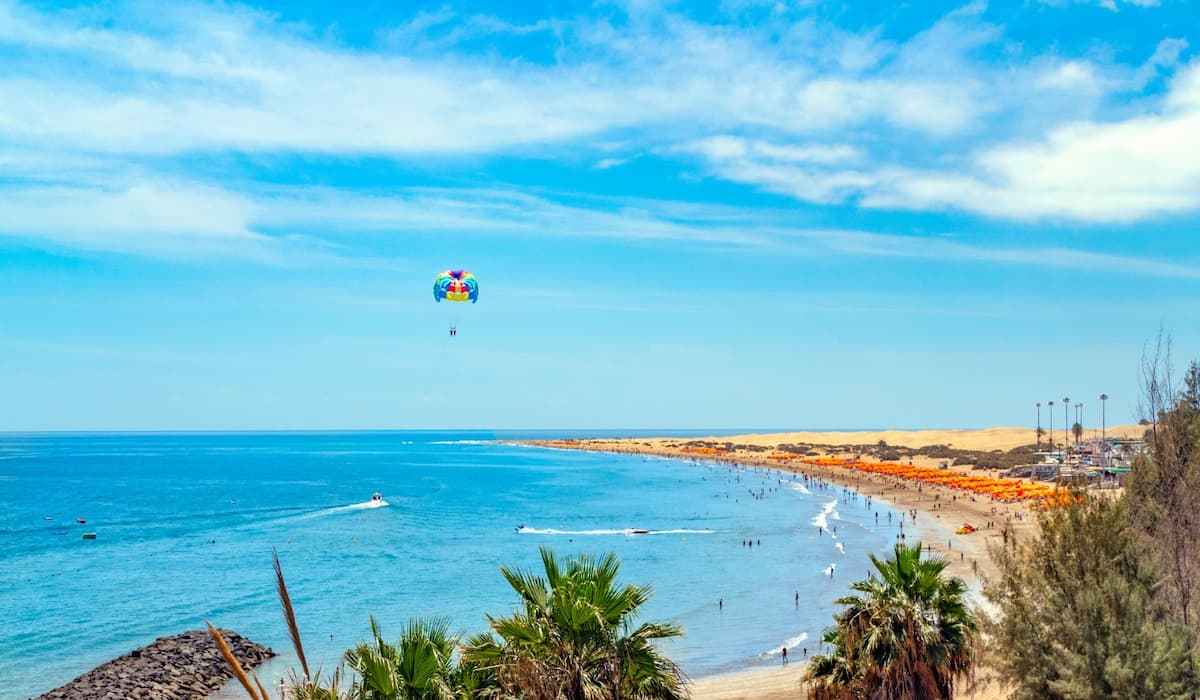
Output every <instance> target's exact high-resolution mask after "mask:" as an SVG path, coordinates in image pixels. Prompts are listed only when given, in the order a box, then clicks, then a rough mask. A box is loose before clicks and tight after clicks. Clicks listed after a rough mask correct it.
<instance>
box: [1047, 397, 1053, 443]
mask: <svg viewBox="0 0 1200 700" xmlns="http://www.w3.org/2000/svg"><path fill="white" fill-rule="evenodd" d="M1048 404H1049V406H1050V452H1052V453H1053V452H1054V402H1053V401H1050V402H1048Z"/></svg>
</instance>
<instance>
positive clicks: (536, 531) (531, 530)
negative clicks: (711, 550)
mask: <svg viewBox="0 0 1200 700" xmlns="http://www.w3.org/2000/svg"><path fill="white" fill-rule="evenodd" d="M517 532H518V533H519V534H522V535H712V534H715V531H714V530H710V529H707V528H706V529H704V530H692V529H686V528H675V529H671V530H643V529H638V528H632V527H627V528H624V529H621V530H609V529H601V530H556V529H554V528H538V527H521V528H517Z"/></svg>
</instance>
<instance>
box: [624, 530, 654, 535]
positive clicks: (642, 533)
mask: <svg viewBox="0 0 1200 700" xmlns="http://www.w3.org/2000/svg"><path fill="white" fill-rule="evenodd" d="M629 532H630V533H631V534H634V535H649V534H650V531H649V530H630V531H629Z"/></svg>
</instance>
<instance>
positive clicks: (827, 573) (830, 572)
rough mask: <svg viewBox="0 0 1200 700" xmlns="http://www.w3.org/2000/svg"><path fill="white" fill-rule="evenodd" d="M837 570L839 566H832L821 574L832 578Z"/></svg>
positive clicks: (822, 570)
mask: <svg viewBox="0 0 1200 700" xmlns="http://www.w3.org/2000/svg"><path fill="white" fill-rule="evenodd" d="M835 569H837V564H830V565H829V566H827V567H825V568H824V569H821V573H823V574H825V575H826V576H830V575H832V574H833V572H834V570H835Z"/></svg>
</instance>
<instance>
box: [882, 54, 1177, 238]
mask: <svg viewBox="0 0 1200 700" xmlns="http://www.w3.org/2000/svg"><path fill="white" fill-rule="evenodd" d="M973 160H974V164H975V165H976V168H974V169H973V172H971V173H969V174H968V173H962V174H931V173H922V172H896V173H893V174H892V177H890V178H889V182H888V183H887V185H886V186H885V187H881V188H879V189H877V190H876V191H875V192H873V193H868V195H867V197H866V199H865V200H864V203H865V204H867V205H868V206H900V207H905V208H914V209H927V208H938V207H944V206H949V207H956V208H961V209H967V210H970V211H976V212H981V213H983V214H987V215H989V216H997V217H1003V218H1017V219H1033V218H1040V217H1060V218H1065V219H1073V220H1079V221H1090V222H1131V221H1137V220H1140V219H1144V218H1146V217H1150V216H1156V215H1162V214H1170V213H1177V212H1186V211H1193V210H1196V209H1198V208H1200V64H1197V65H1194V66H1192V67H1191V68H1190V69H1188V70H1187V71H1186V72H1184V73H1182V74H1180V75H1179V76H1178V78H1177V79H1176V81H1175V84H1174V85H1173V87H1172V89H1171V92H1170V93H1169V95H1168V96H1167V99H1166V101H1165V104H1164V108H1163V109H1162V111H1161V112H1160V113H1158V114H1154V115H1146V116H1139V117H1134V118H1131V119H1127V120H1124V121H1119V122H1108V123H1098V122H1080V123H1075V124H1069V125H1065V126H1062V127H1059V128H1056V129H1054V130H1053V131H1051V132H1050V133H1049V134H1048V135H1047V137H1046V138H1045V139H1044V140H1042V141H1040V142H1036V143H1022V144H1012V145H1005V146H999V147H994V148H989V149H984V150H982V151H981V152H980V153H979V154H978V155H977V156H975V158H974V159H973Z"/></svg>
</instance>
